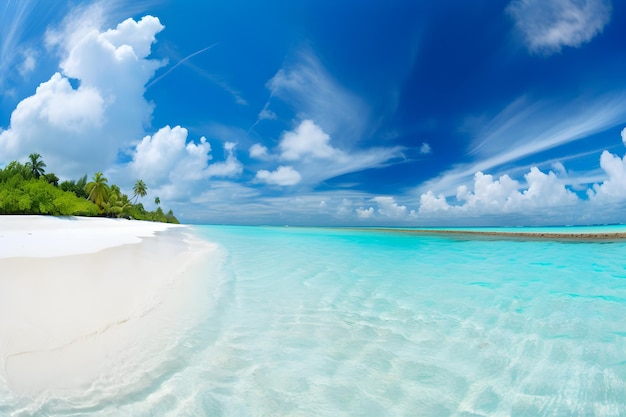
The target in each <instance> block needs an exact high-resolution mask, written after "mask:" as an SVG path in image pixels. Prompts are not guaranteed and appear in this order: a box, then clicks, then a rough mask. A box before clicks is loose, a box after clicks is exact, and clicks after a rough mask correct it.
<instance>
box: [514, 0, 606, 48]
mask: <svg viewBox="0 0 626 417" xmlns="http://www.w3.org/2000/svg"><path fill="white" fill-rule="evenodd" d="M507 11H508V12H509V13H510V14H511V16H513V18H514V19H515V26H516V27H517V29H518V30H519V31H520V32H521V33H522V35H523V36H524V39H525V41H526V44H527V46H528V49H529V50H530V51H532V52H540V53H546V54H551V53H554V52H559V51H560V50H561V48H562V47H564V46H570V47H579V46H581V45H582V44H584V43H587V42H589V41H590V40H591V39H593V38H594V37H595V36H596V35H598V34H599V33H601V32H602V30H603V29H604V27H605V26H606V24H607V23H608V22H609V20H610V19H611V2H610V0H514V1H512V2H511V3H510V4H509V6H508V8H507Z"/></svg>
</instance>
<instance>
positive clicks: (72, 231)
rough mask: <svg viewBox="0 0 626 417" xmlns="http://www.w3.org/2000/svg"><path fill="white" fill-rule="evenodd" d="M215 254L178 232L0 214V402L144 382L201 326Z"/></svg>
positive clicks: (114, 392) (102, 392)
mask: <svg viewBox="0 0 626 417" xmlns="http://www.w3.org/2000/svg"><path fill="white" fill-rule="evenodd" d="M216 252H217V247H216V246H215V245H213V244H211V243H209V242H206V241H204V240H200V239H198V238H196V237H194V236H193V234H192V232H191V230H190V229H189V228H187V227H185V226H174V225H165V224H161V223H150V222H139V221H129V220H113V219H101V218H76V217H72V218H53V217H44V216H0V271H1V272H0V397H2V398H3V399H4V400H5V401H7V398H12V400H11V401H15V402H19V401H20V398H24V397H30V398H31V399H33V398H37V399H38V400H37V401H45V398H66V399H67V400H68V401H71V399H72V398H73V397H75V396H82V395H89V396H90V397H93V398H104V397H106V396H118V395H121V394H123V393H125V392H128V390H129V389H130V388H129V387H134V388H133V389H136V387H137V386H141V385H149V384H151V383H152V380H153V379H154V378H159V377H160V375H161V374H163V372H167V369H166V368H167V366H166V365H164V364H166V363H167V362H168V361H169V360H171V355H168V352H174V351H175V349H176V346H177V345H178V344H179V343H181V340H182V339H183V338H184V337H185V332H187V331H188V329H189V328H191V327H193V325H194V323H197V322H198V321H199V320H200V319H201V317H200V315H201V314H202V311H204V310H203V308H206V305H207V299H210V294H207V291H206V280H207V275H210V268H211V267H215V265H216V263H215V257H216ZM42 398H43V399H42ZM1 403H2V401H0V405H2V404H1ZM27 403H28V402H27ZM25 404H26V403H25ZM29 404H33V401H30V403H29Z"/></svg>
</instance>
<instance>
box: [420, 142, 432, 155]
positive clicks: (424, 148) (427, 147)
mask: <svg viewBox="0 0 626 417" xmlns="http://www.w3.org/2000/svg"><path fill="white" fill-rule="evenodd" d="M431 152H432V149H431V147H430V145H429V144H428V143H426V142H424V143H422V146H420V153H421V154H422V155H428V154H429V153H431Z"/></svg>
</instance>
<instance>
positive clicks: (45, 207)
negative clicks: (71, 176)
mask: <svg viewBox="0 0 626 417" xmlns="http://www.w3.org/2000/svg"><path fill="white" fill-rule="evenodd" d="M28 159H29V160H28V161H27V162H26V163H24V164H22V163H20V162H18V161H12V162H10V163H9V164H8V165H7V166H6V167H5V168H4V169H0V214H47V215H53V216H102V217H118V218H120V217H123V218H127V219H135V220H149V221H157V222H165V223H179V222H178V219H177V218H176V217H175V216H174V213H173V212H172V210H169V211H168V212H167V213H165V212H163V209H161V206H160V204H161V200H160V199H159V197H156V198H155V199H154V202H155V204H156V205H157V208H156V210H154V211H148V210H146V209H145V208H144V206H143V204H142V203H140V202H139V201H138V200H139V198H143V197H145V196H146V195H147V193H148V187H147V185H146V183H145V182H144V181H143V180H137V182H136V183H135V185H134V187H133V195H132V197H129V196H128V195H126V194H124V193H123V192H122V191H121V190H120V188H119V187H118V186H117V185H115V184H111V185H109V183H108V182H109V180H108V179H107V178H106V177H105V176H104V175H103V174H102V172H96V173H95V174H94V175H93V177H92V178H91V181H87V175H84V176H83V177H81V178H79V179H78V180H66V181H63V182H61V183H59V181H60V180H59V177H57V176H56V175H55V174H54V173H51V172H50V173H46V170H45V168H46V167H47V165H46V164H45V163H44V162H43V160H42V159H41V155H40V154H38V153H32V154H30V155H29V157H28Z"/></svg>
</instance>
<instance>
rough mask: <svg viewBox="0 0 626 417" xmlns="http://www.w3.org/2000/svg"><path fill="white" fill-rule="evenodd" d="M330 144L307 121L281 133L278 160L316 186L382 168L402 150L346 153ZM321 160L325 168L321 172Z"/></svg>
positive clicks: (325, 136) (377, 149) (318, 129)
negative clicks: (347, 174) (326, 180)
mask: <svg viewBox="0 0 626 417" xmlns="http://www.w3.org/2000/svg"><path fill="white" fill-rule="evenodd" d="M331 142H332V138H331V136H330V135H329V134H328V133H326V132H325V131H324V130H323V129H322V128H321V127H320V126H319V125H317V124H316V123H315V122H313V121H312V120H309V119H306V120H303V121H301V122H300V123H299V124H298V126H296V128H295V129H294V130H291V131H287V132H284V133H283V134H282V136H281V140H280V142H279V145H278V158H280V159H283V160H285V161H289V162H291V163H292V165H294V166H295V168H297V170H298V172H299V173H300V174H301V175H302V180H303V182H306V183H307V184H316V183H319V182H321V181H323V180H325V179H328V178H333V177H336V176H339V175H342V174H346V173H350V172H357V171H360V170H363V169H368V168H378V167H381V166H383V165H384V164H385V163H387V162H388V161H389V160H390V159H393V158H396V157H400V156H401V155H402V150H403V148H402V147H393V148H371V149H365V150H355V151H352V152H346V151H344V150H342V149H339V148H336V147H335V146H333V144H332V143H331ZM256 150H260V149H256ZM321 161H323V164H324V169H320V163H321Z"/></svg>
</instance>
